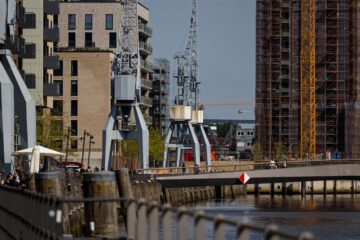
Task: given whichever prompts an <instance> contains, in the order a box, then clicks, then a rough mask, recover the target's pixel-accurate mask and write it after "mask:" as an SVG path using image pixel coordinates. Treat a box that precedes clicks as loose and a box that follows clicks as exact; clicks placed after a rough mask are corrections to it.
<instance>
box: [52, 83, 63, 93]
mask: <svg viewBox="0 0 360 240" xmlns="http://www.w3.org/2000/svg"><path fill="white" fill-rule="evenodd" d="M54 83H55V84H57V85H58V87H59V96H62V95H63V81H62V80H54Z"/></svg>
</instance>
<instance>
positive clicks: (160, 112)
mask: <svg viewBox="0 0 360 240" xmlns="http://www.w3.org/2000/svg"><path fill="white" fill-rule="evenodd" d="M150 78H151V80H152V82H153V90H152V92H151V97H152V99H153V107H152V109H151V115H152V118H153V126H154V127H155V128H157V129H158V130H159V132H160V133H161V134H162V135H165V134H166V131H167V129H168V127H169V126H168V125H169V117H170V116H169V115H170V98H169V94H170V63H169V61H168V60H167V59H163V58H158V59H155V63H154V68H153V73H152V74H151V75H150Z"/></svg>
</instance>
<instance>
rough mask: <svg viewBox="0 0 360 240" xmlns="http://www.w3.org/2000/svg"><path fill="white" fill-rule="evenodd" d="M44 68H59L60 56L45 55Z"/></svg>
mask: <svg viewBox="0 0 360 240" xmlns="http://www.w3.org/2000/svg"><path fill="white" fill-rule="evenodd" d="M44 68H45V69H58V68H59V56H44Z"/></svg>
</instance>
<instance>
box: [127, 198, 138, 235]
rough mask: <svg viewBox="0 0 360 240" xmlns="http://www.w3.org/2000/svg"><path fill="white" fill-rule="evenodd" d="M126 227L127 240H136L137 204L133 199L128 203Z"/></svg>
mask: <svg viewBox="0 0 360 240" xmlns="http://www.w3.org/2000/svg"><path fill="white" fill-rule="evenodd" d="M126 225H127V227H126V231H127V239H128V240H134V239H135V234H136V227H135V226H136V202H135V201H134V200H132V199H131V200H129V202H128V207H127V218H126Z"/></svg>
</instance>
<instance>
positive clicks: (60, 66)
mask: <svg viewBox="0 0 360 240" xmlns="http://www.w3.org/2000/svg"><path fill="white" fill-rule="evenodd" d="M62 75H63V61H62V60H59V68H58V69H54V76H62Z"/></svg>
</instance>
